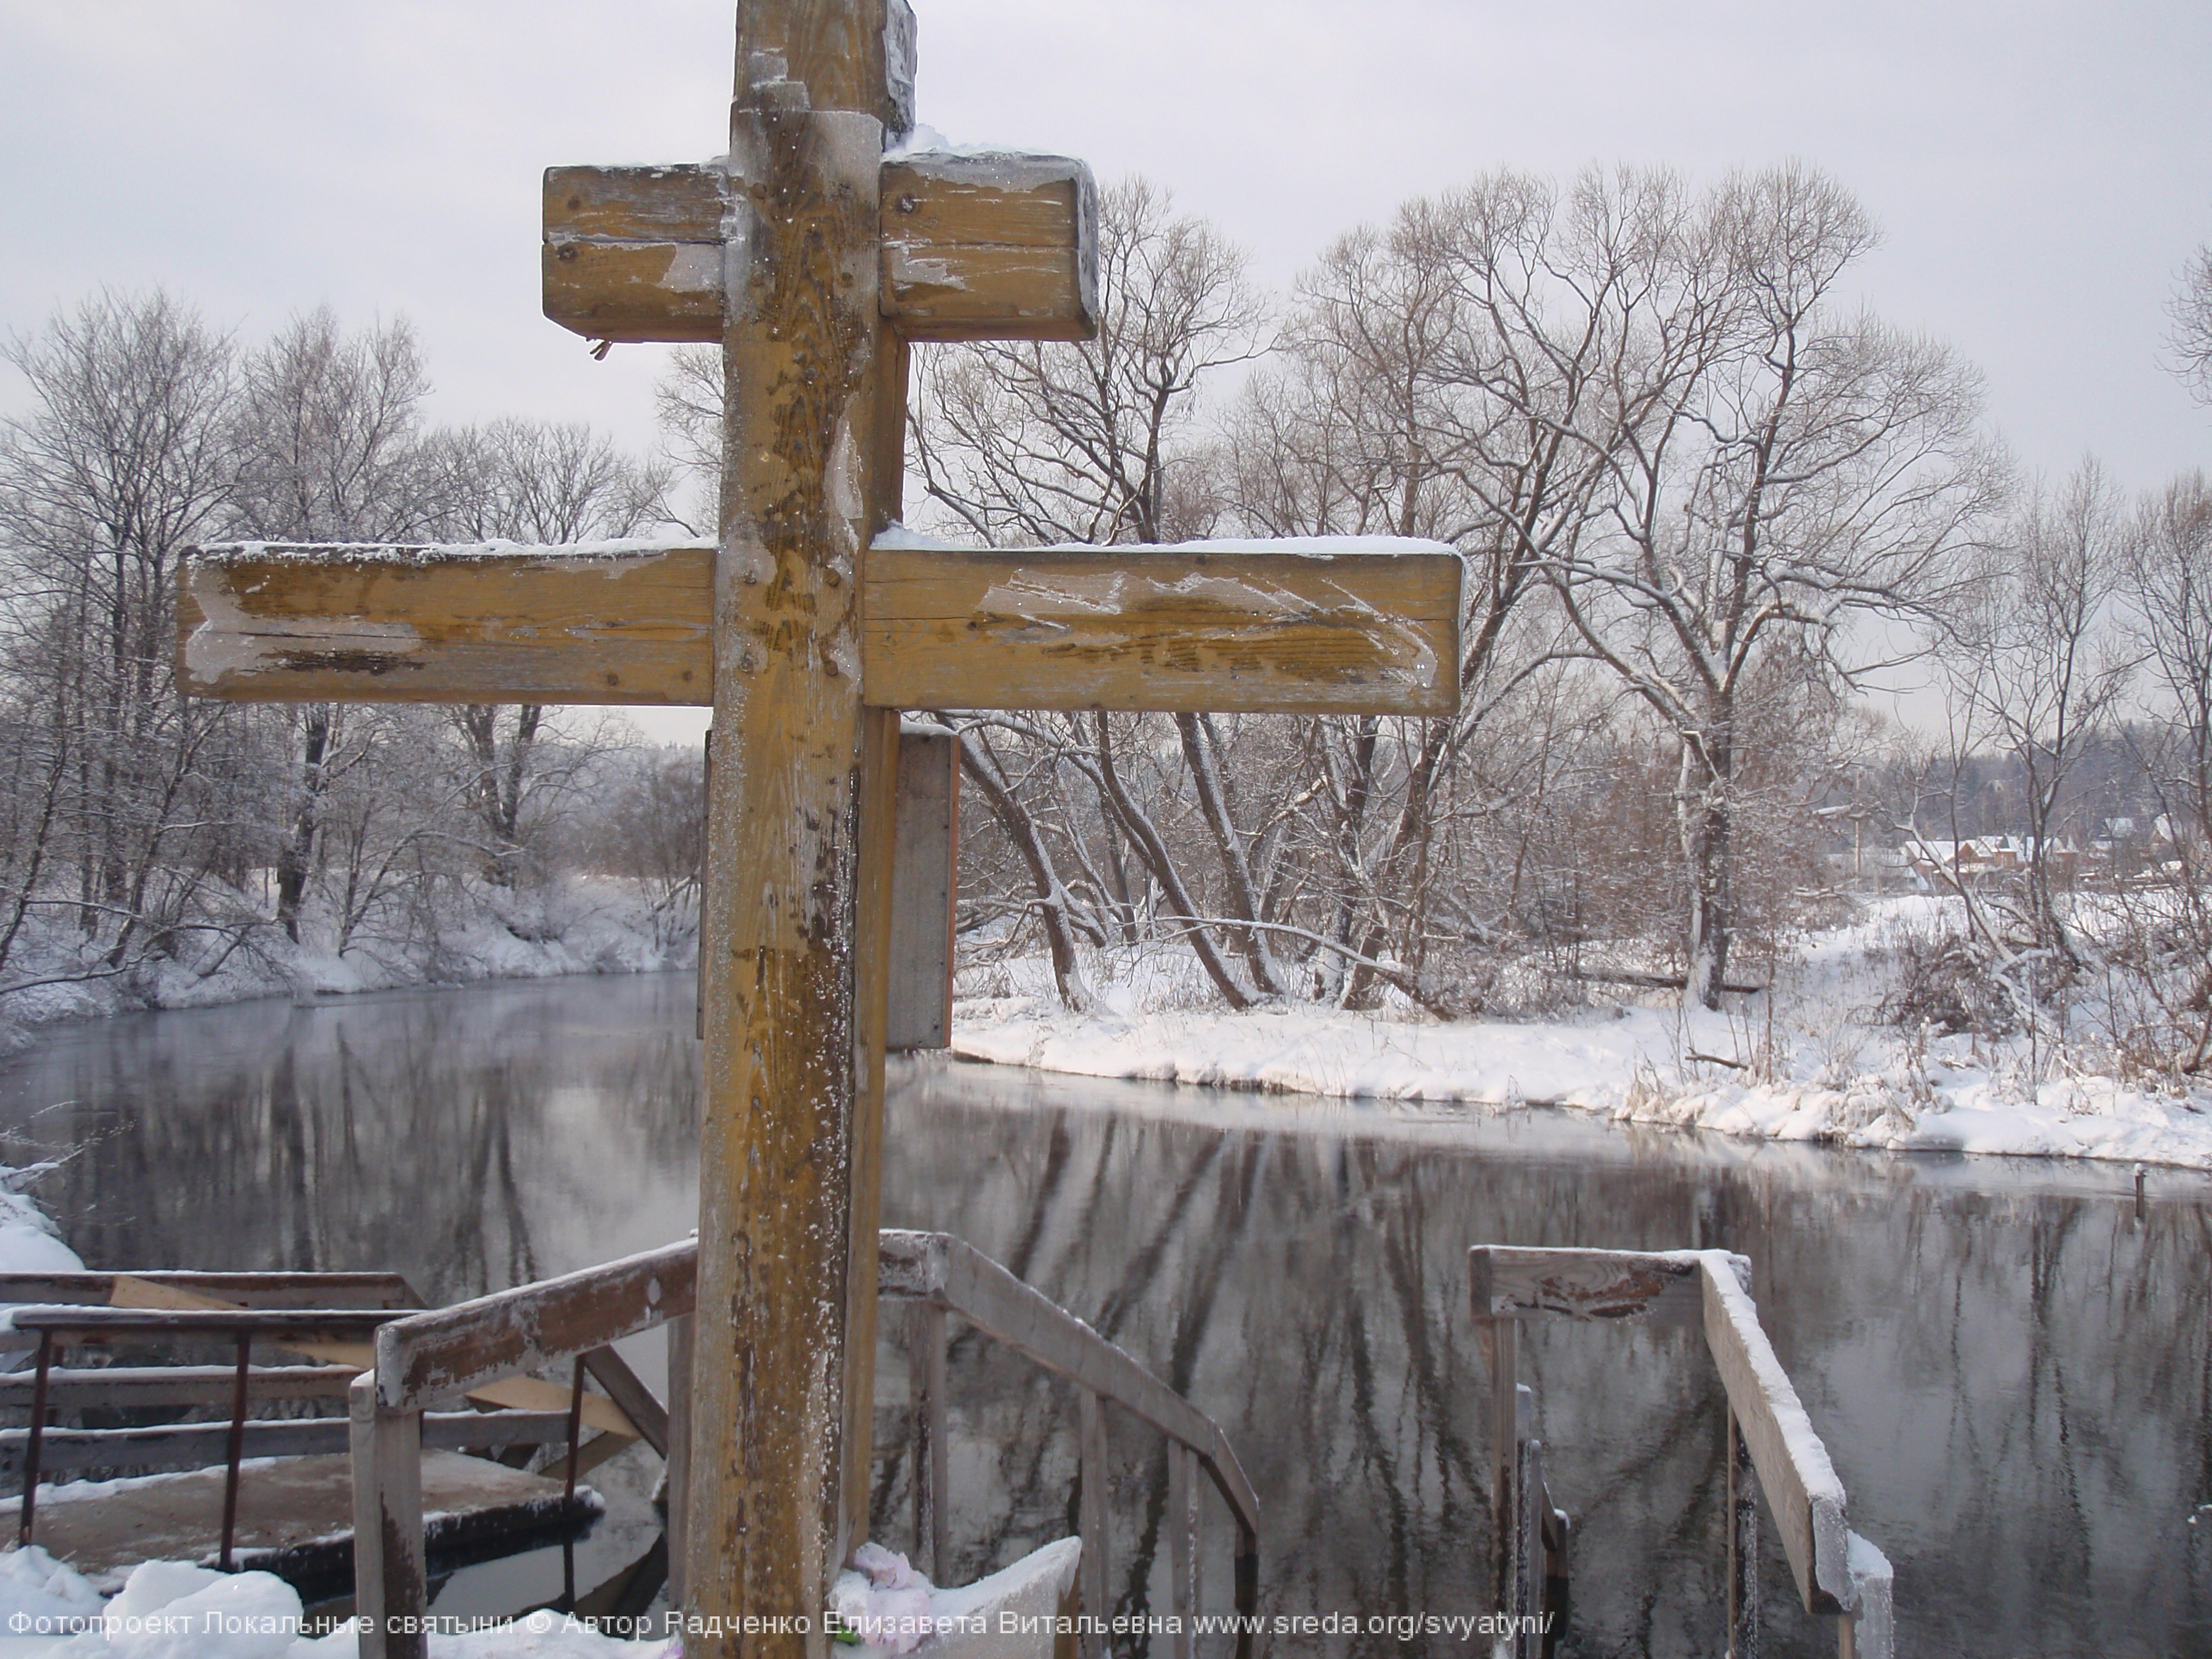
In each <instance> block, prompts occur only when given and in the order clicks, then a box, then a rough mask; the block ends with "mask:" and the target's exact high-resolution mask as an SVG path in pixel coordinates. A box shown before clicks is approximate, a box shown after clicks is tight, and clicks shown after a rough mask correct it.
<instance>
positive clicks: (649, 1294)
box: [376, 1240, 698, 1411]
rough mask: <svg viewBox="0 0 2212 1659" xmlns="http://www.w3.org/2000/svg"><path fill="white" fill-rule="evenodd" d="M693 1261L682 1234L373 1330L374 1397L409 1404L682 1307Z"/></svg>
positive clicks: (551, 1358)
mask: <svg viewBox="0 0 2212 1659" xmlns="http://www.w3.org/2000/svg"><path fill="white" fill-rule="evenodd" d="M697 1262H698V1258H697V1255H696V1249H695V1248H694V1247H693V1246H692V1245H691V1243H690V1242H689V1241H688V1240H687V1241H686V1242H684V1243H680V1244H670V1245H665V1246H663V1247H662V1248H661V1249H657V1250H646V1251H642V1252H641V1253H640V1254H638V1255H631V1256H624V1257H623V1259H622V1260H621V1261H611V1262H609V1263H607V1264H606V1265H605V1266H604V1267H586V1268H585V1269H584V1270H583V1271H581V1272H580V1273H567V1274H563V1275H562V1277H560V1278H558V1279H542V1280H540V1281H539V1282H538V1283H537V1284H534V1285H517V1286H516V1287H515V1288H514V1289H513V1290H509V1291H497V1292H495V1293H494V1294H493V1295H490V1296H481V1297H476V1298H474V1299H473V1300H471V1301H468V1302H456V1303H454V1304H453V1305H452V1306H451V1307H447V1308H434V1309H432V1310H430V1311H428V1312H427V1313H419V1314H414V1315H410V1316H409V1317H407V1318H405V1319H403V1320H398V1321H395V1322H392V1323H390V1324H387V1325H386V1326H385V1327H384V1328H383V1329H381V1330H380V1331H379V1332H378V1333H377V1340H376V1375H377V1378H378V1387H379V1388H380V1390H381V1398H382V1399H383V1401H384V1403H385V1406H386V1408H387V1409H390V1410H394V1411H404V1410H419V1409H420V1408H421V1407H423V1406H425V1405H428V1403H429V1402H430V1401H434V1400H443V1399H448V1398H451V1397H452V1396H453V1395H460V1394H465V1393H466V1392H468V1391H469V1390H470V1389H475V1388H478V1387H480V1386H481V1385H483V1384H484V1383H490V1382H493V1381H495V1380H496V1379H497V1378H500V1377H502V1376H513V1374H514V1373H515V1372H517V1371H523V1370H535V1369H537V1368H538V1367H540V1366H544V1365H547V1364H552V1363H553V1362H555V1361H556V1360H563V1359H569V1358H574V1357H575V1356H576V1355H579V1354H584V1353H589V1352H592V1350H593V1349H596V1348H601V1347H604V1346H606V1345H607V1344H609V1343H611V1342H617V1341H620V1340H622V1339H623V1337H625V1336H629V1335H631V1334H634V1333H635V1332H638V1331H642V1330H648V1329H650V1328H653V1326H655V1325H658V1324H659V1323H661V1322H663V1321H664V1320H668V1319H672V1318H675V1317H676V1316H678V1315H680V1314H686V1313H690V1311H691V1310H692V1306H693V1295H694V1285H695V1283H696V1273H697Z"/></svg>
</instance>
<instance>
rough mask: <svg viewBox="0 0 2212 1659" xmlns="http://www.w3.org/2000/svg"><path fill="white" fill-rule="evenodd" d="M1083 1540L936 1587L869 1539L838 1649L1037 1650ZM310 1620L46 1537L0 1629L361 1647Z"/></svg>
mask: <svg viewBox="0 0 2212 1659" xmlns="http://www.w3.org/2000/svg"><path fill="white" fill-rule="evenodd" d="M1081 1554H1082V1547H1081V1545H1080V1544H1079V1543H1078V1542H1077V1541H1075V1540H1073V1539H1072V1538H1063V1539H1061V1540H1060V1541H1058V1542H1057V1543H1052V1544H1048V1545H1046V1546H1045V1547H1043V1548H1042V1549H1041V1550H1038V1551H1036V1552H1035V1553H1033V1554H1030V1555H1029V1556H1027V1557H1025V1558H1024V1559H1022V1560H1019V1561H1017V1562H1015V1563H1014V1565H1012V1566H1010V1567H1008V1568H1006V1569H1005V1570H1004V1571H1000V1572H996V1573H994V1574H992V1575H991V1576H990V1577H987V1578H983V1579H980V1580H978V1581H977V1582H976V1583H973V1584H969V1585H967V1586H964V1587H963V1588H960V1589H938V1588H936V1587H935V1586H933V1585H932V1584H931V1583H930V1582H929V1581H928V1580H927V1578H924V1577H921V1575H920V1574H919V1573H917V1572H915V1571H914V1569H913V1568H912V1567H910V1566H908V1564H907V1560H906V1558H905V1557H904V1556H902V1555H895V1554H893V1553H891V1552H890V1551H889V1550H886V1549H884V1548H882V1547H879V1546H877V1545H873V1544H866V1545H863V1546H861V1547H860V1552H859V1553H858V1554H857V1555H856V1557H855V1558H854V1569H848V1571H845V1572H843V1573H842V1574H840V1575H839V1577H838V1579H837V1583H836V1588H835V1589H834V1590H833V1592H832V1594H831V1597H830V1603H831V1611H832V1613H834V1614H835V1615H836V1616H837V1617H838V1620H839V1624H840V1626H841V1628H842V1630H843V1632H845V1633H846V1639H841V1641H840V1642H839V1644H838V1651H839V1652H840V1653H842V1654H849V1655H851V1656H853V1659H892V1656H904V1655H912V1656H914V1659H930V1656H932V1655H941V1656H944V1659H1032V1656H1041V1655H1042V1654H1044V1653H1046V1652H1048V1651H1050V1650H1051V1646H1052V1643H1051V1638H1049V1636H1047V1637H1044V1638H1042V1639H1040V1638H1038V1637H1036V1636H1035V1635H1030V1636H1028V1637H1027V1638H1025V1639H1024V1638H1019V1637H1012V1636H1008V1635H1007V1634H1006V1622H1007V1618H1006V1616H1007V1615H1011V1622H1012V1624H1013V1625H1014V1626H1017V1627H1019V1626H1021V1625H1023V1624H1024V1623H1028V1622H1030V1621H1033V1620H1036V1619H1038V1618H1039V1617H1040V1616H1049V1615H1051V1614H1052V1613H1055V1612H1056V1611H1057V1610H1058V1608H1059V1607H1060V1597H1061V1596H1062V1595H1065V1594H1066V1590H1067V1588H1068V1586H1069V1585H1070V1584H1071V1583H1073V1581H1074V1577H1075V1569H1076V1566H1077V1564H1078V1561H1079V1558H1080V1556H1081ZM638 1622H644V1621H638ZM303 1628H305V1626H304V1624H303V1620H302V1618H301V1605H300V1597H299V1595H298V1593H297V1592H296V1591H295V1590H294V1589H292V1587H291V1586H290V1585H289V1584H287V1583H285V1582H284V1581H283V1579H281V1578H278V1577H274V1576H273V1575H271V1574H269V1573H265V1572H241V1573H222V1572H216V1571H213V1570H211V1569H210V1568H207V1567H196V1566H190V1565H186V1564H185V1563H184V1562H181V1561H149V1562H147V1563H145V1564H143V1565H141V1566H138V1567H135V1568H133V1569H132V1570H131V1577H130V1579H129V1581H128V1582H127V1583H125V1585H124V1587H123V1589H122V1590H121V1592H120V1593H119V1594H118V1595H116V1596H114V1597H113V1598H112V1600H106V1601H103V1600H102V1598H101V1596H100V1593H99V1592H98V1591H97V1590H95V1589H93V1588H92V1586H91V1585H89V1584H88V1583H86V1582H85V1581H84V1579H83V1578H82V1577H79V1576H78V1575H77V1574H76V1572H75V1571H72V1570H71V1569H70V1567H69V1566H68V1565H66V1564H64V1563H63V1562H60V1561H57V1560H56V1559H54V1558H53V1557H52V1556H51V1555H49V1554H47V1553H46V1551H45V1550H43V1549H40V1548H39V1547H37V1546H35V1545H33V1547H30V1548H29V1549H17V1550H9V1551H8V1552H6V1553H0V1632H19V1633H17V1634H13V1635H9V1634H0V1659H33V1656H35V1659H351V1656H352V1655H353V1654H355V1653H356V1652H357V1651H358V1650H359V1641H360V1638H359V1637H358V1635H357V1634H356V1631H355V1628H354V1626H352V1625H351V1624H350V1623H347V1624H344V1625H342V1626H338V1627H337V1628H336V1629H333V1630H331V1631H330V1632H326V1633H323V1634H319V1635H313V1636H307V1635H302V1634H301V1631H302V1630H303ZM863 1632H865V1633H866V1638H867V1639H866V1640H863V1639H860V1637H861V1633H863ZM429 1647H430V1659H680V1656H681V1655H682V1653H683V1651H684V1644H683V1641H682V1639H681V1638H680V1637H669V1636H665V1635H654V1636H648V1637H646V1638H642V1639H630V1638H627V1637H624V1636H620V1635H609V1634H607V1633H605V1632H603V1631H601V1630H599V1629H597V1628H594V1627H593V1626H592V1624H591V1623H589V1622H587V1621H585V1620H578V1619H574V1618H571V1617H569V1616H568V1615H566V1614H563V1613H550V1612H540V1613H532V1614H529V1615H526V1617H524V1618H521V1619H519V1620H511V1621H509V1622H507V1623H506V1624H503V1625H499V1626H492V1627H489V1628H487V1629H483V1630H473V1631H467V1632H454V1633H448V1634H433V1635H432V1636H431V1638H430V1642H429Z"/></svg>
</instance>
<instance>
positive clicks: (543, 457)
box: [417, 418, 671, 887]
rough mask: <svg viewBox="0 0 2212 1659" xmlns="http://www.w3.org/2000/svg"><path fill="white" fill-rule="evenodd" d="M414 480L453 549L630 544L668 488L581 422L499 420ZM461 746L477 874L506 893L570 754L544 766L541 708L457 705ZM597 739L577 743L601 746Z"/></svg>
mask: <svg viewBox="0 0 2212 1659" xmlns="http://www.w3.org/2000/svg"><path fill="white" fill-rule="evenodd" d="M417 465H418V470H420V471H423V472H425V473H426V474H428V475H432V476H434V477H435V507H434V510H433V522H434V525H435V528H436V530H437V531H438V532H439V533H440V534H441V535H442V536H445V537H447V538H453V539H456V540H468V541H484V540H493V539H503V540H508V541H516V542H523V543H531V544H556V543H568V544H574V543H579V542H592V541H603V540H609V539H613V538H620V537H624V536H632V535H635V534H636V533H637V532H639V531H641V530H642V529H644V528H646V527H647V526H650V525H653V524H654V523H657V522H659V520H661V518H662V515H663V512H664V506H663V503H664V501H665V497H666V495H667V492H668V487H669V483H670V477H671V474H670V471H669V469H668V468H667V467H665V466H660V465H647V464H642V463H640V462H638V461H635V460H633V459H631V458H630V457H629V456H627V455H625V454H623V453H622V452H621V451H620V450H619V449H617V447H615V445H614V444H613V442H612V441H611V440H609V439H608V438H606V437H605V436H604V435H599V434H595V433H594V432H592V429H591V428H589V427H587V426H585V425H582V424H581V423H570V424H566V425H563V424H557V423H554V422H540V421H526V420H518V419H513V418H507V419H502V420H497V421H494V422H491V423H490V424H489V425H488V426H484V427H482V428H465V429H462V430H459V431H447V432H441V433H440V434H438V435H436V436H435V438H433V439H432V440H431V441H429V442H428V444H427V445H426V446H425V455H424V457H423V459H422V460H421V461H418V464H417ZM449 714H450V718H451V720H452V722H453V729H454V731H455V732H457V733H458V734H459V737H460V738H461V741H462V745H463V756H464V762H463V763H464V766H465V773H466V789H467V793H468V797H469V799H471V801H472V802H473V803H474V805H475V807H476V813H477V822H478V824H479V827H480V829H481V830H482V833H483V836H484V864H483V868H484V873H485V876H486V878H487V879H489V881H490V882H491V883H492V884H494V885H495V886H500V887H511V886H513V885H514V884H515V883H516V881H517V879H518V878H519V876H520V874H521V866H522V864H523V861H524V855H525V853H526V841H527V837H526V827H527V826H526V822H525V820H526V817H527V816H528V815H529V814H530V813H531V812H532V810H533V809H535V810H538V811H543V810H544V806H545V805H546V804H548V803H549V802H550V800H551V799H552V798H553V797H554V796H555V795H556V794H557V793H558V792H559V790H560V789H561V788H562V787H565V784H566V782H567V781H568V779H570V778H571V777H573V776H574V772H575V767H576V764H577V763H578V762H579V761H580V758H581V755H580V752H579V751H578V750H576V748H575V746H574V744H571V745H569V746H568V748H567V749H566V750H564V759H563V761H562V763H561V764H560V765H559V766H557V767H549V766H548V765H547V764H546V763H545V760H544V754H543V751H542V749H541V745H540V737H541V734H542V733H544V732H545V731H546V730H547V729H548V723H547V719H546V711H545V708H544V706H543V705H540V704H537V703H525V704H521V705H519V706H516V707H514V708H512V709H511V710H502V709H501V708H499V707H496V706H494V705H491V704H488V703H486V704H466V705H463V706H461V707H459V708H453V709H452V710H450V711H449ZM604 744H605V738H604V734H602V735H601V736H599V737H598V738H592V739H591V740H590V741H588V742H587V743H586V745H585V746H586V747H587V748H597V747H602V746H604Z"/></svg>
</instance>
